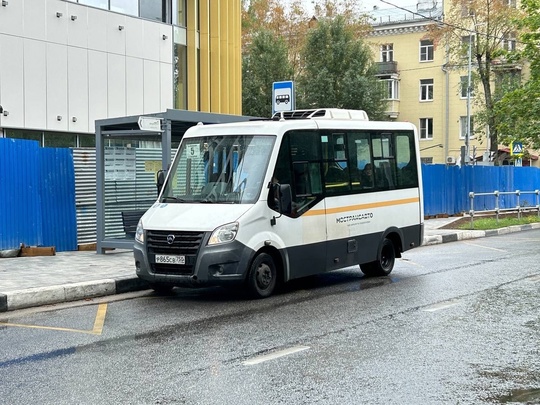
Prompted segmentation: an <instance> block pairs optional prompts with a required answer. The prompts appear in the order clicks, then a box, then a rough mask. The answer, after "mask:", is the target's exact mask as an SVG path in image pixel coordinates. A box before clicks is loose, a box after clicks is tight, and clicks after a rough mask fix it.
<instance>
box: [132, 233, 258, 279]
mask: <svg viewBox="0 0 540 405" xmlns="http://www.w3.org/2000/svg"><path fill="white" fill-rule="evenodd" d="M133 255H134V259H135V269H136V273H137V276H138V277H139V278H141V279H143V280H146V281H148V282H149V283H163V284H170V285H175V286H193V287H197V286H199V287H202V286H207V285H227V284H240V283H242V282H243V281H244V280H245V278H246V275H247V271H248V266H249V263H250V262H251V260H252V258H253V256H254V252H253V250H251V249H249V248H247V247H246V246H244V245H243V244H242V243H240V242H237V241H233V242H230V243H226V244H222V245H216V246H205V247H202V248H201V249H200V250H199V253H198V255H197V257H196V259H195V264H194V266H193V269H192V271H191V272H189V274H178V273H176V269H175V268H174V266H171V267H170V268H169V269H167V270H165V271H164V270H163V269H161V270H156V267H155V266H154V263H153V261H152V258H151V257H149V256H151V255H148V254H147V253H146V250H145V246H144V245H142V244H139V243H135V245H134V247H133Z"/></svg>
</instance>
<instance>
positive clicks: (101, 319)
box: [0, 304, 107, 335]
mask: <svg viewBox="0 0 540 405" xmlns="http://www.w3.org/2000/svg"><path fill="white" fill-rule="evenodd" d="M106 313H107V304H99V305H98V309H97V314H96V319H95V321H94V327H93V328H92V330H84V329H70V328H59V327H55V326H41V325H25V324H21V323H9V322H0V326H14V327H17V328H30V329H47V330H56V331H60V332H74V333H85V334H89V335H101V333H102V332H103V325H104V323H105V315H106Z"/></svg>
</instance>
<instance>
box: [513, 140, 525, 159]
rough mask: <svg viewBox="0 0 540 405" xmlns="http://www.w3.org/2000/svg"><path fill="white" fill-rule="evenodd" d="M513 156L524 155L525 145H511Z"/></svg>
mask: <svg viewBox="0 0 540 405" xmlns="http://www.w3.org/2000/svg"><path fill="white" fill-rule="evenodd" d="M510 154H511V155H513V156H514V155H523V144H522V143H521V142H517V141H514V142H512V143H511V145H510Z"/></svg>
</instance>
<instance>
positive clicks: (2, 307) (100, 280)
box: [0, 217, 540, 312]
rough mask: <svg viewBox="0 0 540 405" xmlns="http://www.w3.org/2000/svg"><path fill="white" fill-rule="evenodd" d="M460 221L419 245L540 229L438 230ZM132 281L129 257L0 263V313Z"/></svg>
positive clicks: (113, 290)
mask: <svg viewBox="0 0 540 405" xmlns="http://www.w3.org/2000/svg"><path fill="white" fill-rule="evenodd" d="M458 219H460V217H450V218H434V219H428V220H426V221H425V223H424V224H425V229H424V243H423V244H424V245H435V244H440V243H447V242H453V241H459V240H466V239H473V238H481V237H485V236H493V235H501V234H506V233H511V232H520V231H524V230H527V229H535V228H540V223H536V224H528V225H518V226H512V227H508V228H501V229H497V230H492V231H472V230H456V229H442V227H444V226H446V225H448V224H449V223H450V222H453V221H456V220H458ZM146 288H147V285H146V283H144V282H142V281H140V280H139V279H138V278H137V276H136V275H135V265H134V261H133V253H132V252H131V251H130V250H119V249H117V250H114V251H109V252H107V253H105V254H97V253H96V252H87V251H73V252H58V253H56V255H55V256H34V257H15V258H0V312H5V311H10V310H16V309H22V308H28V307H34V306H41V305H47V304H54V303H59V302H67V301H75V300H82V299H88V298H93V297H99V296H105V295H112V294H121V293H125V292H130V291H138V290H142V289H146Z"/></svg>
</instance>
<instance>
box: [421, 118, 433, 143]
mask: <svg viewBox="0 0 540 405" xmlns="http://www.w3.org/2000/svg"><path fill="white" fill-rule="evenodd" d="M420 139H433V118H420Z"/></svg>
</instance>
